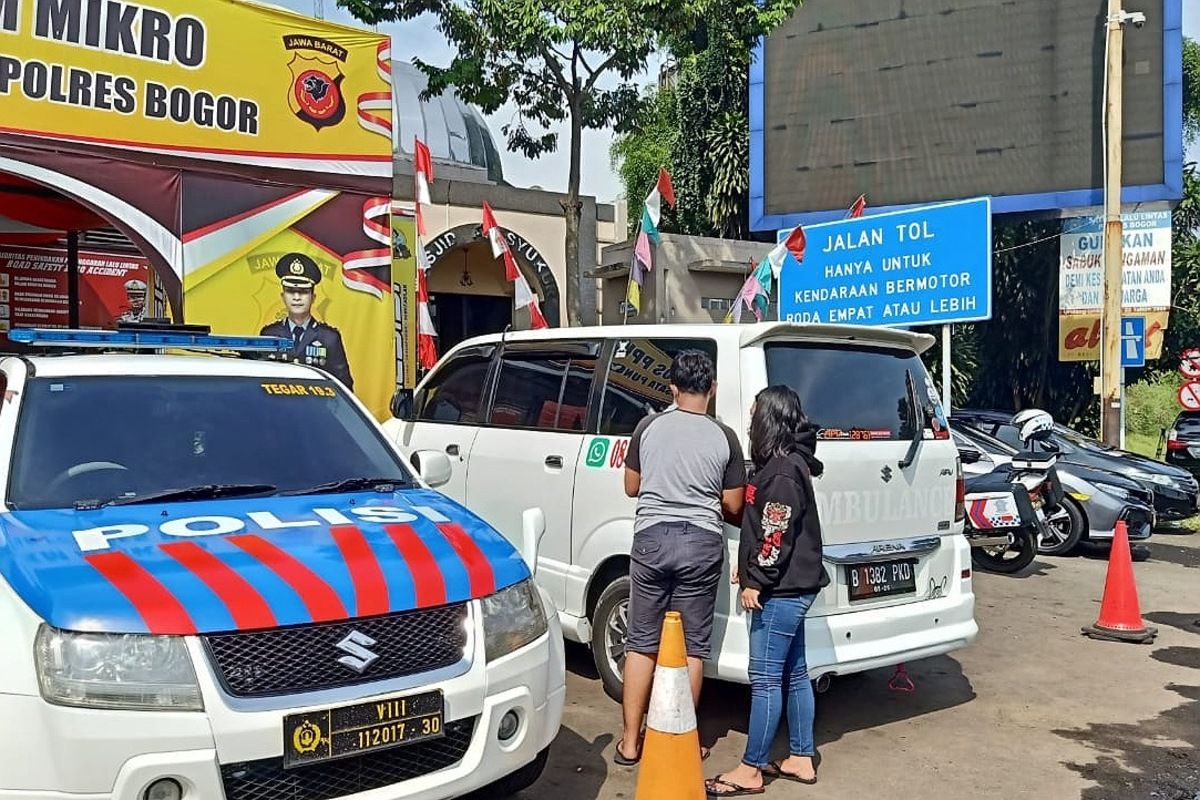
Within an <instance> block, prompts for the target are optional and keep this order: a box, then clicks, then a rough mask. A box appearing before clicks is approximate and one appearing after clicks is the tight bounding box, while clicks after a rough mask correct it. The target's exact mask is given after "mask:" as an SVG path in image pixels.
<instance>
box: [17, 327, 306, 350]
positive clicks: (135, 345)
mask: <svg viewBox="0 0 1200 800" xmlns="http://www.w3.org/2000/svg"><path fill="white" fill-rule="evenodd" d="M8 338H9V340H10V341H12V342H16V343H18V344H24V345H30V346H33V347H45V348H54V349H55V350H58V351H76V350H106V351H123V350H139V351H140V350H155V351H161V350H207V351H213V350H217V351H227V352H235V353H281V352H284V351H286V350H288V349H290V348H291V346H292V342H291V340H290V339H284V338H282V337H278V336H225V335H222V334H213V333H211V328H210V327H209V326H207V325H171V324H165V325H164V324H161V323H159V322H158V321H154V322H142V323H122V324H121V325H119V326H118V327H117V330H115V331H110V330H86V329H76V328H16V329H13V330H11V331H9V332H8Z"/></svg>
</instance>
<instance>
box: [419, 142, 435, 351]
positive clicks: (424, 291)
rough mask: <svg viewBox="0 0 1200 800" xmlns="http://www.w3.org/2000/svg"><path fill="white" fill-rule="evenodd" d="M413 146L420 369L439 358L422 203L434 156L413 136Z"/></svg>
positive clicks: (426, 198) (425, 199) (426, 202)
mask: <svg viewBox="0 0 1200 800" xmlns="http://www.w3.org/2000/svg"><path fill="white" fill-rule="evenodd" d="M413 141H414V143H415V144H414V147H413V174H414V181H415V186H414V191H413V199H414V202H413V208H414V210H415V212H416V218H417V241H416V247H414V252H415V253H416V256H417V363H419V364H420V365H421V368H422V369H432V368H433V366H434V364H436V363H437V360H438V352H437V329H436V328H434V326H433V317H432V316H430V314H429V283H428V278H429V268H430V266H432V265H431V264H430V263H429V254H428V253H426V252H425V242H424V237H425V215H424V213H423V211H422V206H427V205H430V198H429V185H430V184H431V183H433V157H432V156H431V155H430V153H429V147H428V146H426V144H425V143H424V142H422V141H421V140H420V139H417V138H415V137H414V139H413Z"/></svg>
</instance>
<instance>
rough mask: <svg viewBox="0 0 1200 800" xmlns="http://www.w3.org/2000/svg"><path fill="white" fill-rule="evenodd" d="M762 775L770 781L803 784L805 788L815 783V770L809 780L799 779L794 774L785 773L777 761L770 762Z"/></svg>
mask: <svg viewBox="0 0 1200 800" xmlns="http://www.w3.org/2000/svg"><path fill="white" fill-rule="evenodd" d="M762 774H763V775H765V776H766V777H768V778H770V779H771V780H780V779H782V780H785V781H792V782H793V783H803V784H804V785H805V786H812V785H813V784H814V783H816V782H817V776H816V771H815V770H814V771H813V776H812V777H811V778H801V777H800V776H799V775H797V774H796V773H794V772H787V771H785V770H784V768H783V767H781V766H780V765H779V762H778V761H772V762H770V763H769V764H767V768H766V769H764V770H763V771H762Z"/></svg>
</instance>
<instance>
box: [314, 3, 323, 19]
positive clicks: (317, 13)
mask: <svg viewBox="0 0 1200 800" xmlns="http://www.w3.org/2000/svg"><path fill="white" fill-rule="evenodd" d="M313 16H314V17H316V18H317V19H325V0H313Z"/></svg>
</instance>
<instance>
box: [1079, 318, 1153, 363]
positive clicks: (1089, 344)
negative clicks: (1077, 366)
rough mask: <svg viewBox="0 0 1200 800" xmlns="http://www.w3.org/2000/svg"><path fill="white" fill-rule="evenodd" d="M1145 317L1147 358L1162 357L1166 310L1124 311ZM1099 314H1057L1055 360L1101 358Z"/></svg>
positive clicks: (1150, 359)
mask: <svg viewBox="0 0 1200 800" xmlns="http://www.w3.org/2000/svg"><path fill="white" fill-rule="evenodd" d="M1125 316H1139V317H1145V318H1146V360H1147V361H1154V360H1156V359H1158V358H1160V357H1162V347H1163V334H1164V333H1165V332H1166V330H1167V322H1168V320H1169V316H1170V314H1169V312H1167V311H1147V312H1145V313H1142V314H1136V315H1134V314H1126V315H1125ZM1100 342H1101V340H1100V316H1099V315H1098V314H1060V315H1059V317H1058V360H1059V361H1099V360H1100Z"/></svg>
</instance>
